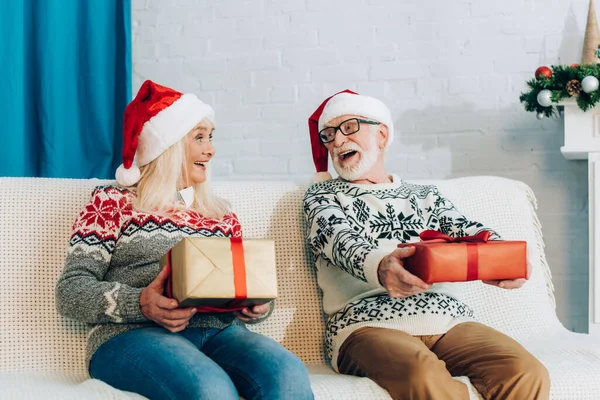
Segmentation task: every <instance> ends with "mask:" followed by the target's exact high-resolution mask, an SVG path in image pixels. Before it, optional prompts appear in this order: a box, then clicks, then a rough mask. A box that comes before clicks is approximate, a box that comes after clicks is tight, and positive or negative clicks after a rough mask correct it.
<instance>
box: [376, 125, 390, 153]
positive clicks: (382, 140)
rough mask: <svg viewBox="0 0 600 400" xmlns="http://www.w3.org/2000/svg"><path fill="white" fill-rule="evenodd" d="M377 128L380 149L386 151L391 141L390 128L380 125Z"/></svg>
mask: <svg viewBox="0 0 600 400" xmlns="http://www.w3.org/2000/svg"><path fill="white" fill-rule="evenodd" d="M377 128H378V129H377V144H378V145H379V148H380V149H385V148H386V147H387V143H388V139H389V132H388V127H387V125H384V124H379V125H377Z"/></svg>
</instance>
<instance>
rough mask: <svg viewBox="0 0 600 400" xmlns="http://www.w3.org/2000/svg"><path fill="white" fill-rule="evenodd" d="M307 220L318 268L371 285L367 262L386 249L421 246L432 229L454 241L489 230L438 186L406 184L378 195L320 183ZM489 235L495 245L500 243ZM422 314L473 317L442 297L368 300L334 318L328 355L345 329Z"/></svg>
mask: <svg viewBox="0 0 600 400" xmlns="http://www.w3.org/2000/svg"><path fill="white" fill-rule="evenodd" d="M304 214H305V218H306V222H307V227H308V229H307V241H308V243H309V244H310V247H311V250H312V252H313V254H314V256H315V265H316V267H317V268H323V267H330V268H338V269H340V270H341V271H343V272H346V273H349V274H350V275H352V276H353V277H355V278H357V279H359V280H361V281H366V279H365V271H364V270H363V265H364V262H365V260H366V258H367V256H368V255H369V253H370V252H371V251H373V250H375V249H378V248H380V246H382V245H384V244H385V245H386V247H395V245H397V244H399V243H411V242H416V241H419V240H420V239H419V234H420V233H421V232H422V231H424V230H428V229H432V230H437V231H441V232H443V233H445V234H447V235H449V236H451V237H460V236H465V235H475V234H477V233H479V232H480V231H481V230H484V229H486V228H484V226H483V225H482V224H481V223H479V222H477V221H472V220H469V219H467V218H466V217H465V216H463V215H462V214H461V213H460V212H459V211H458V210H457V209H456V208H455V207H454V205H453V204H452V203H451V202H450V200H448V199H446V198H444V197H443V196H442V195H441V194H440V193H439V191H438V189H437V187H436V186H433V185H417V184H411V183H407V182H404V181H401V182H400V183H399V184H398V186H396V187H392V188H386V189H374V190H368V189H367V188H365V186H364V185H361V186H357V185H352V184H350V183H348V182H345V181H342V180H339V179H338V180H329V181H326V182H320V183H317V184H315V185H312V186H311V187H310V188H309V190H308V191H307V193H306V195H305V197H304ZM486 230H490V229H486ZM490 232H491V233H492V234H491V236H490V239H491V240H497V239H500V237H499V236H498V234H496V233H495V232H494V231H492V230H490ZM418 314H434V315H438V314H439V315H450V316H453V317H461V316H467V317H472V316H473V311H472V310H471V309H470V308H469V307H467V306H466V305H465V304H463V303H461V302H459V301H458V300H456V299H454V298H452V297H449V296H447V295H444V294H440V293H421V294H418V295H415V296H411V297H409V298H406V299H392V298H390V297H389V296H387V294H383V295H379V296H372V297H366V298H363V299H361V300H358V301H356V302H353V303H350V304H347V305H346V306H345V307H344V308H343V309H342V310H340V311H339V312H337V313H336V314H334V315H332V316H331V318H330V320H329V322H328V325H327V333H326V348H327V349H328V353H329V354H331V352H332V343H333V338H334V337H335V336H336V335H337V332H339V331H340V330H341V329H344V328H346V327H348V326H352V325H353V324H356V323H358V322H369V321H389V320H395V319H398V318H402V317H404V316H410V315H418Z"/></svg>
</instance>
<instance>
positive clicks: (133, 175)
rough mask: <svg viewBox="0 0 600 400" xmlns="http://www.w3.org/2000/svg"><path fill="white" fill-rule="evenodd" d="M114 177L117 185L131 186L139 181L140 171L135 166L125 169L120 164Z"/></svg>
mask: <svg viewBox="0 0 600 400" xmlns="http://www.w3.org/2000/svg"><path fill="white" fill-rule="evenodd" d="M115 176H116V178H117V182H118V183H119V185H121V186H132V185H135V184H136V183H137V181H139V180H140V169H139V168H138V167H137V165H132V166H131V167H129V168H128V169H125V166H124V165H123V164H121V165H119V168H117V173H116V174H115Z"/></svg>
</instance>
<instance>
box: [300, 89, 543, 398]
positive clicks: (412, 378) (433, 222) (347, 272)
mask: <svg viewBox="0 0 600 400" xmlns="http://www.w3.org/2000/svg"><path fill="white" fill-rule="evenodd" d="M309 130H310V135H311V144H312V149H313V158H314V161H315V166H316V168H317V171H318V174H317V176H318V178H320V179H319V180H321V181H322V182H319V183H316V184H314V185H312V186H311V187H310V188H309V189H308V191H307V193H306V196H305V198H304V213H305V217H306V221H307V229H308V232H307V236H308V238H307V239H308V242H309V245H310V247H311V249H312V251H313V253H314V256H315V262H316V266H317V277H318V282H319V286H320V287H321V289H322V291H323V308H324V310H325V312H326V313H327V314H328V315H329V320H328V322H327V329H326V347H327V351H328V355H329V357H330V359H331V363H332V366H333V368H334V369H335V370H337V371H339V372H340V373H343V374H350V375H357V376H366V377H369V378H371V379H372V380H374V381H375V382H377V383H378V384H379V385H380V386H381V387H383V388H385V389H386V390H387V391H388V392H389V393H390V395H391V396H392V398H394V399H434V400H443V399H449V400H450V399H452V400H456V399H468V398H469V394H468V389H467V387H466V385H464V384H463V383H461V382H459V381H456V380H454V379H453V378H452V376H460V375H466V376H468V377H469V378H470V380H471V382H472V383H473V385H475V387H476V388H477V389H478V390H479V392H481V393H482V394H483V396H484V397H485V398H486V399H515V400H525V399H527V400H531V399H547V398H549V390H550V380H549V377H548V372H547V370H546V369H545V368H544V366H543V365H542V364H541V363H540V362H539V361H538V360H537V359H536V358H535V357H533V356H532V355H531V354H530V353H529V352H527V350H525V349H524V348H523V347H522V346H521V345H520V344H519V343H517V342H516V341H515V340H513V339H511V338H510V337H508V336H506V335H504V334H502V333H500V332H498V331H496V330H494V329H492V328H490V327H487V326H485V325H483V324H480V323H478V322H476V321H475V318H474V316H473V311H472V310H471V309H470V308H469V305H467V304H465V303H463V302H462V301H461V300H460V298H461V297H460V294H461V293H460V288H461V285H460V284H456V283H455V284H448V283H441V284H433V285H428V284H426V283H425V282H423V281H422V280H421V279H419V278H418V277H417V276H415V275H413V274H411V273H409V272H408V271H407V270H406V269H404V268H403V263H402V261H403V259H404V258H406V257H409V256H410V255H412V254H413V253H414V247H403V248H398V247H397V245H398V244H399V243H410V242H414V241H418V240H419V233H420V232H422V231H423V230H426V229H434V230H439V231H442V232H443V233H445V234H447V235H450V236H452V237H459V236H465V235H475V234H477V233H478V232H480V231H482V230H484V229H485V228H484V227H483V225H482V224H481V223H479V222H476V221H472V220H469V219H467V218H466V217H465V216H463V215H462V214H461V213H459V212H458V210H457V209H456V208H455V207H454V206H453V205H452V203H451V202H450V201H449V200H448V199H447V198H445V197H444V196H443V195H442V194H441V193H440V192H439V190H438V189H437V188H436V187H435V186H431V185H415V184H410V183H407V182H404V181H402V180H400V178H399V177H398V176H396V175H390V174H388V173H387V172H386V170H385V167H384V153H385V149H386V148H387V147H388V146H389V145H390V143H391V142H392V139H393V138H394V126H393V123H392V118H391V115H390V111H389V109H388V108H387V107H386V106H385V105H384V104H383V103H382V102H381V101H379V100H377V99H374V98H372V97H367V96H361V95H358V94H356V93H354V92H351V91H349V90H346V91H344V92H340V93H338V94H336V95H334V96H332V97H330V98H328V99H327V100H325V101H324V102H323V104H321V106H320V107H319V108H318V109H317V110H316V111H315V113H314V114H313V115H312V116H311V117H310V119H309ZM329 157H331V160H332V161H333V166H334V168H335V170H336V172H337V173H338V175H339V178H337V179H331V175H329V174H327V172H326V171H327V163H328V158H329ZM323 180H325V181H323ZM487 230H489V229H487ZM492 239H499V237H498V235H497V234H496V233H494V232H493V231H492ZM485 283H487V284H490V285H495V286H498V287H500V288H504V289H515V288H518V287H520V286H521V285H523V283H524V280H511V281H488V282H485Z"/></svg>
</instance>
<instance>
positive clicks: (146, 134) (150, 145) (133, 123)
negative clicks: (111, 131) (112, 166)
mask: <svg viewBox="0 0 600 400" xmlns="http://www.w3.org/2000/svg"><path fill="white" fill-rule="evenodd" d="M204 118H206V119H208V120H210V121H211V122H212V123H213V124H214V118H215V112H214V111H213V109H212V107H211V106H209V105H208V104H205V103H203V102H201V101H200V100H198V98H197V97H196V96H195V95H193V94H183V93H180V92H177V91H175V90H173V89H169V88H168V87H165V86H161V85H157V84H156V83H154V82H152V81H150V80H147V81H146V82H144V83H143V84H142V86H141V87H140V90H139V91H138V93H137V96H135V99H133V100H132V101H131V103H129V105H128V106H127V108H126V109H125V116H124V119H123V153H122V156H123V164H121V165H120V166H119V168H117V173H116V178H117V182H118V183H119V185H123V186H131V185H134V184H135V183H137V181H138V180H139V179H140V169H139V167H143V166H144V165H146V164H148V163H150V162H151V161H152V160H155V159H156V158H157V157H158V156H160V155H161V154H162V153H163V152H164V151H165V150H167V149H168V148H169V147H171V146H172V145H174V144H175V143H177V142H178V141H179V140H181V139H182V138H183V137H185V135H187V134H188V132H189V131H191V130H192V128H193V127H194V126H196V125H197V124H198V123H199V122H200V121H202V120H203V119H204ZM134 161H135V163H134Z"/></svg>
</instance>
